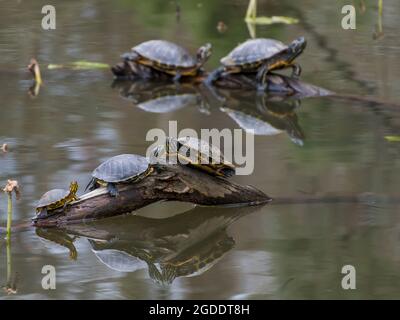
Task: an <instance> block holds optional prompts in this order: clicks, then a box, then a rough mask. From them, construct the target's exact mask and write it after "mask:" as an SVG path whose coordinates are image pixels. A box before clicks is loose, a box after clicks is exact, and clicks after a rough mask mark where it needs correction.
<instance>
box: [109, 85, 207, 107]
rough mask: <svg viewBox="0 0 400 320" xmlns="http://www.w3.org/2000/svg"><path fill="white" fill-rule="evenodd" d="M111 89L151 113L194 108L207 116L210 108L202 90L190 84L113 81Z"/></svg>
mask: <svg viewBox="0 0 400 320" xmlns="http://www.w3.org/2000/svg"><path fill="white" fill-rule="evenodd" d="M112 86H113V88H116V89H118V91H119V95H120V96H121V97H122V98H124V99H127V100H129V101H131V102H132V103H133V105H135V106H136V107H138V108H139V109H141V110H143V111H146V112H151V113H168V112H174V111H177V110H179V109H183V108H196V109H197V110H198V111H199V112H201V113H204V114H209V113H210V111H209V109H210V106H209V103H208V101H207V97H206V93H205V92H204V88H203V89H202V87H199V86H194V85H191V84H173V83H165V82H150V81H144V80H138V81H135V82H128V81H115V82H114V83H113V85H112Z"/></svg>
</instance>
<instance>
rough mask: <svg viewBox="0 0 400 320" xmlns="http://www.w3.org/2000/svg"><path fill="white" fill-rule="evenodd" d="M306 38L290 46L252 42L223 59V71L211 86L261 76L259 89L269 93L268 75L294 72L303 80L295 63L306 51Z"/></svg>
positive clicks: (209, 80) (216, 73) (213, 76)
mask: <svg viewBox="0 0 400 320" xmlns="http://www.w3.org/2000/svg"><path fill="white" fill-rule="evenodd" d="M306 45H307V42H306V40H305V38H304V37H299V38H297V39H295V40H294V41H293V42H292V43H291V44H289V45H288V46H286V45H285V44H284V43H282V42H280V41H278V40H274V39H263V38H258V39H251V40H247V41H245V42H244V43H242V44H240V45H239V46H237V47H236V48H235V49H233V50H232V51H231V52H230V53H229V54H228V55H227V56H226V57H224V58H222V59H221V64H222V67H220V68H218V69H217V70H215V71H214V72H212V73H211V74H210V75H209V77H208V78H207V80H206V82H207V83H209V84H210V83H212V82H213V81H214V80H217V79H218V78H219V77H221V76H224V75H226V74H232V73H257V82H258V89H260V90H265V89H266V83H267V81H266V75H267V73H268V72H270V71H272V70H279V69H284V68H292V69H293V72H292V77H299V76H300V73H301V68H300V66H299V65H298V64H295V63H293V61H294V59H295V58H296V57H297V56H299V55H300V54H301V53H302V52H303V50H304V49H305V47H306Z"/></svg>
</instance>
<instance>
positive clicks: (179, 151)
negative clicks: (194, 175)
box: [150, 136, 235, 177]
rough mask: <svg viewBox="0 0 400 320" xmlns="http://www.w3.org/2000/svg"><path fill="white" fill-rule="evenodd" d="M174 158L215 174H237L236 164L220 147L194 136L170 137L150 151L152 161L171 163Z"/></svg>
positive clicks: (228, 175) (223, 175)
mask: <svg viewBox="0 0 400 320" xmlns="http://www.w3.org/2000/svg"><path fill="white" fill-rule="evenodd" d="M167 158H168V159H167ZM172 158H175V160H177V162H176V163H178V162H179V163H181V164H187V165H190V166H194V167H196V168H198V169H200V170H203V171H205V172H207V173H209V174H211V175H214V176H220V177H230V176H232V175H234V174H235V166H234V165H233V164H232V163H230V162H229V161H227V160H225V159H224V155H223V154H222V152H221V150H220V149H219V148H217V147H216V146H213V145H211V144H209V143H208V142H206V141H204V140H200V139H197V138H194V137H189V136H187V137H181V138H178V139H176V138H172V137H168V138H167V139H166V142H165V144H160V145H158V146H156V147H155V148H154V149H153V150H151V152H150V161H151V162H152V163H160V162H165V161H166V160H167V163H171V159H172Z"/></svg>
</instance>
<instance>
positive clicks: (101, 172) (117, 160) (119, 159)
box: [85, 154, 153, 197]
mask: <svg viewBox="0 0 400 320" xmlns="http://www.w3.org/2000/svg"><path fill="white" fill-rule="evenodd" d="M152 171H153V168H151V167H150V166H149V162H148V160H147V158H145V157H142V156H139V155H136V154H120V155H117V156H114V157H112V158H110V159H108V160H106V161H105V162H103V163H102V164H100V165H99V166H98V167H97V168H96V169H94V171H93V172H92V179H91V180H90V181H89V183H88V185H87V186H86V188H85V191H86V190H88V189H89V190H91V191H92V190H95V189H97V188H99V187H106V188H107V190H108V193H109V194H110V195H111V196H113V197H116V196H118V194H119V193H118V189H117V187H116V185H117V184H127V183H135V182H138V181H140V180H141V179H143V178H144V177H146V176H148V175H149V174H150V173H151V172H152Z"/></svg>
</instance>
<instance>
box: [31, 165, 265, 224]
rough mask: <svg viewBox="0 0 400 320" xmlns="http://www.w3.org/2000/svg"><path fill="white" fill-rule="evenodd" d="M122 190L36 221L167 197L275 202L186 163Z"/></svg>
mask: <svg viewBox="0 0 400 320" xmlns="http://www.w3.org/2000/svg"><path fill="white" fill-rule="evenodd" d="M118 191H119V196H118V197H111V196H110V195H109V194H108V192H107V190H106V189H105V188H100V189H97V190H94V191H92V192H89V193H87V194H85V195H83V196H81V197H80V199H79V200H78V201H75V202H72V203H71V204H69V205H68V206H67V207H66V208H60V209H57V210H54V211H52V212H51V215H48V216H47V217H44V218H41V219H39V218H35V219H33V224H34V225H35V226H40V227H54V226H62V225H65V224H69V223H77V222H82V221H87V220H95V219H101V218H106V217H111V216H116V215H121V214H126V213H130V212H132V211H135V210H137V209H139V208H142V207H144V206H147V205H149V204H151V203H154V202H157V201H163V200H167V201H168V200H170V201H182V202H191V203H195V204H199V205H206V206H214V205H232V206H238V205H259V204H264V203H268V202H269V201H271V198H270V197H268V196H267V195H266V194H264V193H263V192H262V191H260V190H258V189H256V188H254V187H251V186H241V185H238V184H235V183H233V182H231V181H229V180H226V179H222V178H217V177H213V176H211V175H208V174H205V173H203V172H201V171H200V170H197V169H192V168H190V167H188V166H182V165H174V166H164V165H159V166H157V167H156V168H155V170H154V171H153V172H152V173H151V174H150V175H149V176H147V177H146V178H145V179H143V180H141V181H140V182H138V183H135V184H127V185H120V186H118Z"/></svg>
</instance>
